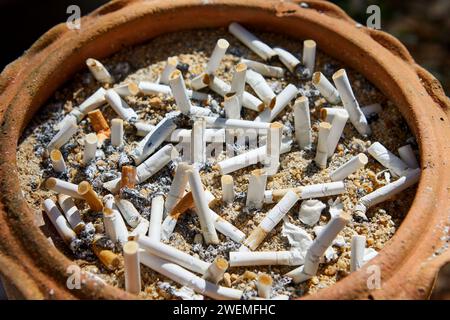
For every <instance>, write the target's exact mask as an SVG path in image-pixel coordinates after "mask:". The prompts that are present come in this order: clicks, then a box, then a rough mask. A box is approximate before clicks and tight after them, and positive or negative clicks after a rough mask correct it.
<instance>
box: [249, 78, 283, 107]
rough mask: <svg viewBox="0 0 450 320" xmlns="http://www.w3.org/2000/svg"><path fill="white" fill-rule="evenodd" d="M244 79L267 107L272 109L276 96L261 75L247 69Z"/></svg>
mask: <svg viewBox="0 0 450 320" xmlns="http://www.w3.org/2000/svg"><path fill="white" fill-rule="evenodd" d="M245 80H246V82H247V83H248V84H249V85H250V87H252V89H253V91H255V93H256V95H257V96H258V97H259V98H260V99H261V100H262V101H263V102H264V103H265V105H266V106H267V107H269V108H270V109H272V108H273V107H274V106H275V102H276V100H277V96H276V95H275V93H274V92H273V91H272V89H271V88H270V86H269V84H268V83H267V82H266V79H264V77H263V76H262V75H260V74H259V73H257V72H255V71H253V70H247V73H246V75H245Z"/></svg>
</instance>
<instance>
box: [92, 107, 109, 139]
mask: <svg viewBox="0 0 450 320" xmlns="http://www.w3.org/2000/svg"><path fill="white" fill-rule="evenodd" d="M88 118H89V120H90V121H91V125H92V128H93V129H94V131H95V132H96V133H97V138H98V141H99V145H102V144H103V141H105V140H106V139H108V138H109V137H110V136H111V129H110V128H109V125H108V122H107V121H106V119H105V117H104V116H103V113H102V112H101V111H100V110H98V109H96V110H94V111H91V112H89V113H88Z"/></svg>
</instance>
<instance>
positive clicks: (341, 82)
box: [333, 69, 372, 136]
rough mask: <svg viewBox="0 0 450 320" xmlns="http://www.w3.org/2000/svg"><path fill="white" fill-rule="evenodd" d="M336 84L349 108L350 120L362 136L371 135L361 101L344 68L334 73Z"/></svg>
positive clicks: (343, 102)
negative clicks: (354, 91) (355, 93)
mask: <svg viewBox="0 0 450 320" xmlns="http://www.w3.org/2000/svg"><path fill="white" fill-rule="evenodd" d="M333 81H334V84H335V86H336V88H337V90H338V92H339V96H340V97H341V100H342V104H343V105H344V108H345V110H347V112H348V115H349V117H350V121H351V122H352V124H353V125H354V126H355V128H356V130H357V131H358V132H359V134H361V135H362V136H369V135H370V134H371V132H372V130H371V129H370V126H369V124H368V122H367V119H366V116H365V115H364V114H363V113H362V111H361V108H360V107H359V103H358V101H357V100H356V97H355V95H354V93H353V90H352V87H351V85H350V81H349V80H348V77H347V73H346V72H345V70H344V69H340V70H338V71H336V73H335V74H333Z"/></svg>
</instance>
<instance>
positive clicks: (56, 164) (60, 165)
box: [50, 149, 66, 173]
mask: <svg viewBox="0 0 450 320" xmlns="http://www.w3.org/2000/svg"><path fill="white" fill-rule="evenodd" d="M50 160H51V161H52V167H53V170H55V172H59V173H61V172H64V171H66V162H65V161H64V157H63V155H62V153H61V151H59V150H58V149H53V150H52V151H51V152H50Z"/></svg>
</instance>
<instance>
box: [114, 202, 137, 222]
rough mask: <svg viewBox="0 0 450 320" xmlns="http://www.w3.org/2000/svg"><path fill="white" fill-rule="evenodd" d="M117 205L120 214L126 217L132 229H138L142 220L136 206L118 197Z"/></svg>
mask: <svg viewBox="0 0 450 320" xmlns="http://www.w3.org/2000/svg"><path fill="white" fill-rule="evenodd" d="M115 205H116V206H117V208H118V209H119V211H120V213H121V214H122V216H123V217H124V219H125V221H126V222H127V223H128V225H129V226H130V227H132V228H136V227H137V225H138V224H139V222H140V221H141V219H142V216H141V215H140V213H139V211H137V209H136V208H135V206H134V205H133V204H132V203H131V202H130V201H128V200H126V199H120V198H119V197H116V199H115Z"/></svg>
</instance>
